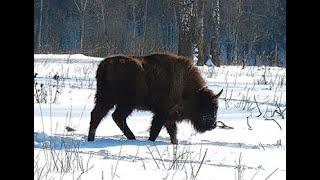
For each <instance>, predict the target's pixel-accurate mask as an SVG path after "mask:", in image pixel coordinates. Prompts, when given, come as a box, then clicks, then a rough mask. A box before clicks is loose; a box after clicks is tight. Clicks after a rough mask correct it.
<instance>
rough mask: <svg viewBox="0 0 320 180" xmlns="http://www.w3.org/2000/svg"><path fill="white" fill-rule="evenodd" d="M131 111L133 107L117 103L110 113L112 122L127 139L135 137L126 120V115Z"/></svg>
mask: <svg viewBox="0 0 320 180" xmlns="http://www.w3.org/2000/svg"><path fill="white" fill-rule="evenodd" d="M132 111H133V109H132V108H130V107H128V106H123V105H117V108H116V110H115V111H114V112H113V114H112V118H113V120H114V122H115V123H116V124H117V126H118V127H119V128H120V130H121V131H122V132H123V133H124V135H125V136H126V137H127V138H128V139H136V138H135V136H134V134H133V133H132V131H131V130H130V128H129V127H128V125H127V121H126V120H127V117H128V116H129V115H130V114H131V113H132Z"/></svg>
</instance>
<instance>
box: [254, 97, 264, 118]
mask: <svg viewBox="0 0 320 180" xmlns="http://www.w3.org/2000/svg"><path fill="white" fill-rule="evenodd" d="M253 98H254V101H255V102H256V105H257V108H258V110H259V113H260V114H259V115H258V116H257V117H260V116H261V114H262V112H261V110H260V108H259V105H258V102H257V99H256V96H253Z"/></svg>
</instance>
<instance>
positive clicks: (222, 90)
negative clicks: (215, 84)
mask: <svg viewBox="0 0 320 180" xmlns="http://www.w3.org/2000/svg"><path fill="white" fill-rule="evenodd" d="M222 92H223V89H221V91H220V92H219V93H218V94H217V95H216V98H218V97H219V96H220V95H221V94H222Z"/></svg>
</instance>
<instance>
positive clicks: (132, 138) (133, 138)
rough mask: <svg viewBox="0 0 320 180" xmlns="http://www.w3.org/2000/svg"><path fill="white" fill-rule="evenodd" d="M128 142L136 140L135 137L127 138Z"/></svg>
mask: <svg viewBox="0 0 320 180" xmlns="http://www.w3.org/2000/svg"><path fill="white" fill-rule="evenodd" d="M127 139H128V140H136V137H134V136H133V137H127Z"/></svg>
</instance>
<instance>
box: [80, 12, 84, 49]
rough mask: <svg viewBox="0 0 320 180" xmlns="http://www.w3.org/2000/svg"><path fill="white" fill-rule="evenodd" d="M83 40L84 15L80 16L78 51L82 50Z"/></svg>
mask: <svg viewBox="0 0 320 180" xmlns="http://www.w3.org/2000/svg"><path fill="white" fill-rule="evenodd" d="M83 40H84V17H83V16H81V35H80V51H81V52H83Z"/></svg>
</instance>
